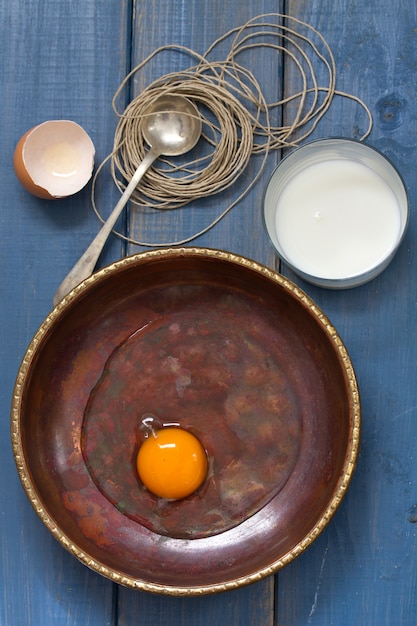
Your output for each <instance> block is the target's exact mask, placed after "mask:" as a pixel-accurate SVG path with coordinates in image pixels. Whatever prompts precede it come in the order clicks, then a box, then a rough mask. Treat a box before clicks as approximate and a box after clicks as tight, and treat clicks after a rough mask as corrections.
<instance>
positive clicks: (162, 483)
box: [136, 426, 208, 500]
mask: <svg viewBox="0 0 417 626" xmlns="http://www.w3.org/2000/svg"><path fill="white" fill-rule="evenodd" d="M207 465H208V464H207V455H206V452H205V450H204V448H203V446H202V445H201V443H200V441H199V440H198V439H197V437H195V436H194V435H193V434H192V433H190V432H188V431H187V430H183V429H182V428H178V427H176V426H173V427H166V428H161V429H160V430H157V431H156V432H154V433H152V435H150V436H149V437H148V438H147V439H145V441H144V442H143V443H142V444H141V446H140V448H139V451H138V455H137V458H136V467H137V470H138V474H139V478H140V480H141V481H142V483H143V484H144V485H145V487H146V488H147V489H149V491H151V492H152V493H153V494H154V495H156V496H159V497H160V498H166V499H169V500H179V499H180V498H185V497H187V496H189V495H191V494H192V493H194V491H196V490H197V489H198V488H199V487H200V485H201V484H202V483H203V481H204V480H205V478H206V475H207Z"/></svg>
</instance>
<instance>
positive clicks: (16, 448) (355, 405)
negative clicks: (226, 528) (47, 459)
mask: <svg viewBox="0 0 417 626" xmlns="http://www.w3.org/2000/svg"><path fill="white" fill-rule="evenodd" d="M173 253H175V254H176V255H180V256H196V257H201V256H203V257H210V258H213V259H216V258H218V259H222V260H225V261H230V262H232V263H234V264H237V265H241V266H245V267H248V268H250V269H252V270H254V271H256V272H258V273H260V274H262V275H263V276H266V277H268V278H269V279H270V280H272V281H274V282H276V283H278V284H279V285H281V286H283V287H284V288H285V289H287V290H288V291H289V292H291V293H292V294H293V295H294V296H295V297H296V298H297V299H299V300H300V301H301V302H302V304H303V305H304V306H305V307H307V308H308V309H309V310H310V312H311V313H312V314H313V315H314V316H315V318H316V320H317V321H318V322H319V324H320V325H321V326H322V327H323V329H324V330H325V332H326V333H327V335H328V336H329V338H330V340H331V341H332V343H333V344H334V347H335V348H336V350H337V352H338V354H339V356H340V358H341V362H342V363H343V366H344V368H345V373H346V378H347V381H348V385H349V390H350V395H351V402H352V429H351V432H350V437H349V449H348V452H347V455H346V457H345V462H344V471H343V473H342V474H341V477H340V478H339V482H338V485H337V488H336V490H335V493H334V495H333V497H332V499H331V501H330V502H329V504H328V506H327V508H326V509H325V510H324V512H323V514H322V515H321V517H320V519H319V521H318V522H317V523H316V525H315V526H314V527H313V528H312V529H311V531H310V532H309V533H308V535H307V536H306V537H305V538H304V539H303V540H302V541H300V542H299V543H298V544H297V545H295V546H294V547H293V548H292V549H291V550H289V551H288V552H287V553H286V554H285V555H284V556H283V557H281V558H279V559H277V560H275V561H273V562H272V563H271V564H270V565H269V566H268V567H265V568H262V569H260V570H257V571H254V572H252V573H250V574H248V575H245V576H242V577H238V578H235V579H233V580H229V581H226V582H223V583H216V584H210V585H203V586H198V585H197V586H195V587H175V586H170V585H163V584H155V583H151V582H147V581H145V580H140V579H137V578H133V577H129V576H125V575H122V574H120V573H119V572H117V571H116V570H114V569H112V568H110V567H108V566H106V565H104V564H103V563H100V562H98V561H97V560H95V559H92V558H91V557H90V556H89V555H88V554H87V553H86V552H84V551H83V550H80V549H79V548H78V547H77V546H76V545H75V544H74V543H73V542H72V541H71V539H70V538H69V537H68V536H67V535H66V534H65V533H63V532H62V531H61V530H60V528H58V527H57V526H56V524H55V523H54V521H53V519H52V518H51V516H50V515H49V513H48V511H47V509H46V508H45V507H44V506H43V504H42V502H41V500H40V498H39V497H38V495H37V492H36V489H35V487H34V485H33V483H32V481H31V477H30V472H29V470H28V467H27V465H26V463H25V459H24V454H23V449H22V442H21V429H20V407H21V401H22V391H23V387H24V382H25V379H26V376H27V374H28V370H29V368H30V365H31V362H32V360H33V358H34V355H35V353H36V351H37V348H38V346H39V344H40V342H41V340H42V339H43V337H44V336H45V334H46V333H47V332H48V329H49V327H50V326H51V325H52V324H53V323H54V321H55V319H56V318H57V317H59V315H60V314H61V311H62V310H63V309H64V308H66V306H67V305H68V304H69V303H70V302H72V301H73V300H74V299H75V298H77V297H78V295H80V294H81V293H82V292H84V291H85V290H86V289H88V287H89V286H90V285H92V284H94V283H96V282H97V281H100V280H101V279H102V278H103V277H104V276H106V275H107V274H109V273H111V272H113V271H114V270H119V269H120V268H124V267H127V266H129V265H132V264H135V263H137V262H138V260H143V261H146V260H147V259H152V258H155V257H156V258H161V259H163V258H164V257H169V256H170V255H172V254H173ZM360 424H361V409H360V399H359V390H358V384H357V380H356V375H355V372H354V369H353V365H352V362H351V359H350V357H349V354H348V352H347V350H346V348H345V346H344V344H343V342H342V340H341V338H340V336H339V334H338V332H337V331H336V329H335V327H334V326H333V325H332V324H331V322H330V321H329V319H328V318H327V316H326V315H325V314H324V313H323V312H322V311H321V309H320V308H319V307H318V306H317V305H316V304H315V303H314V302H313V301H312V300H311V298H310V297H309V296H308V295H307V294H306V293H305V292H304V291H302V290H301V289H300V288H299V287H297V285H295V284H294V283H293V282H292V281H290V280H289V279H287V278H285V277H284V276H282V275H281V274H278V273H277V272H275V271H274V270H271V269H269V268H267V267H266V266H264V265H262V264H260V263H257V262H256V261H252V260H250V259H248V258H246V257H242V256H240V255H236V254H234V253H231V252H225V251H222V250H215V249H210V248H175V249H173V248H165V249H161V250H151V251H148V252H141V253H138V254H135V255H132V256H129V257H126V258H124V259H121V260H119V261H116V262H114V263H112V264H111V265H108V266H107V267H105V268H103V269H101V270H99V271H97V272H96V273H95V274H93V275H92V276H90V277H89V278H87V279H86V280H85V281H83V282H82V283H80V285H78V286H77V287H75V288H74V289H73V290H72V291H71V292H70V293H69V294H68V295H67V296H65V297H64V298H63V300H62V301H61V302H60V303H59V304H58V305H57V306H56V307H55V308H54V309H53V310H52V311H51V313H50V314H49V315H48V316H47V317H46V318H45V320H44V321H43V323H42V324H41V326H40V327H39V329H38V330H37V332H36V334H35V335H34V337H33V339H32V341H31V342H30V344H29V346H28V348H27V351H26V354H25V356H24V358H23V361H22V363H21V366H20V368H19V371H18V374H17V379H16V383H15V387H14V391H13V398H12V409H11V440H12V449H13V455H14V459H15V463H16V467H17V471H18V474H19V478H20V480H21V483H22V485H23V488H24V490H25V492H26V495H27V497H28V499H29V501H30V503H31V504H32V506H33V508H34V509H35V511H36V513H37V515H38V516H39V518H40V519H41V520H42V522H43V523H44V524H45V526H46V527H47V528H48V530H49V531H50V532H51V533H52V535H53V536H54V537H55V538H56V539H57V540H58V542H59V543H60V544H61V545H62V546H63V547H64V548H65V549H66V550H68V551H69V552H70V553H71V554H72V555H74V556H75V557H76V558H77V559H78V560H79V561H81V562H82V563H83V564H84V565H86V566H87V567H89V568H90V569H92V570H94V571H96V572H97V573H99V574H101V575H102V576H105V577H107V578H109V579H110V580H112V581H113V582H115V583H118V584H120V585H123V586H126V587H130V588H132V589H138V590H142V591H147V592H151V593H159V594H165V595H172V596H194V595H204V594H210V593H218V592H223V591H229V590H232V589H237V588H239V587H242V586H244V585H247V584H250V583H254V582H257V581H260V580H262V579H263V578H265V577H267V576H270V575H272V574H275V573H276V572H277V571H278V570H280V569H281V568H282V567H284V566H286V565H288V564H289V563H290V562H291V561H293V560H294V559H295V558H296V557H298V556H299V555H300V554H301V553H302V552H304V551H305V550H306V549H307V548H308V547H309V546H310V545H311V544H312V543H313V542H314V541H315V539H316V538H317V537H318V536H319V535H320V534H321V532H322V531H323V530H324V528H325V527H326V526H327V525H328V523H329V521H330V520H331V519H332V517H333V515H334V514H335V512H336V510H337V509H338V507H339V505H340V503H341V501H342V499H343V497H344V495H345V493H346V491H347V488H348V486H349V483H350V481H351V478H352V475H353V472H354V469H355V466H356V461H357V456H358V451H359V440H360Z"/></svg>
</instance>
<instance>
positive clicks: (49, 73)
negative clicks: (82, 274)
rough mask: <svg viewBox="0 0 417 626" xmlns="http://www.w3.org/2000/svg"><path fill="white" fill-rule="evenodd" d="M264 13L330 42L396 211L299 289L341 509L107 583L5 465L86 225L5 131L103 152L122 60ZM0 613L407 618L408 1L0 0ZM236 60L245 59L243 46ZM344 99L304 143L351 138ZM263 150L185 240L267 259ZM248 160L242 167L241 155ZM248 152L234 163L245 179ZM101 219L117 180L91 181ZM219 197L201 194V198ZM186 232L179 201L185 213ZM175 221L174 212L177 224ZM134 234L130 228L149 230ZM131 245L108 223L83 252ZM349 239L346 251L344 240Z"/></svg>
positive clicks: (412, 429)
mask: <svg viewBox="0 0 417 626" xmlns="http://www.w3.org/2000/svg"><path fill="white" fill-rule="evenodd" d="M277 11H279V12H284V13H286V14H288V15H290V16H293V17H297V18H299V19H301V20H303V21H305V22H308V23H309V24H311V25H312V26H314V27H315V28H316V29H318V30H319V31H320V32H321V33H322V34H323V35H324V37H325V38H326V40H327V41H328V43H329V45H330V48H331V49H332V51H333V54H334V56H335V61H336V68H337V87H338V89H340V90H341V91H345V92H349V93H351V94H355V95H357V96H359V97H360V98H361V99H363V100H364V101H365V102H366V103H367V105H368V106H369V108H370V110H371V113H372V115H373V118H374V124H373V129H372V132H371V134H370V135H369V137H368V138H367V142H368V143H369V144H370V145H373V146H375V147H377V148H379V149H380V150H381V151H382V152H383V153H385V154H386V155H387V156H388V157H389V158H390V159H391V160H392V161H393V162H394V164H395V165H396V166H397V167H398V169H399V170H400V172H401V174H402V176H403V177H404V180H405V183H406V186H407V188H408V192H409V198H410V207H411V218H410V225H409V229H408V232H407V235H406V238H405V240H404V242H403V244H402V246H401V248H400V250H399V252H398V254H397V255H396V257H395V259H394V261H393V262H392V264H391V265H390V266H389V267H388V269H387V270H386V271H385V272H384V273H383V274H382V275H381V276H380V277H378V278H377V279H375V280H373V281H372V282H370V283H368V284H366V285H364V286H362V287H358V288H355V289H353V290H349V291H337V292H335V291H328V290H325V289H320V288H316V287H312V286H311V285H308V284H305V283H301V282H300V281H299V280H298V279H297V278H296V277H295V276H294V275H292V274H291V273H290V272H288V271H287V269H286V268H285V267H281V268H279V269H280V271H282V272H283V273H285V274H287V275H288V276H289V277H290V278H291V279H293V280H294V281H295V282H298V283H299V284H300V285H301V287H302V288H303V289H304V290H305V291H306V292H307V293H308V294H309V295H310V296H311V297H312V298H313V299H314V300H315V301H316V302H317V304H318V305H319V306H320V307H321V308H322V309H323V311H324V312H325V313H326V314H327V315H328V317H329V318H330V319H331V321H332V322H333V324H334V325H335V326H336V328H337V330H338V331H339V334H340V335H341V337H342V339H343V340H344V342H345V344H346V347H347V349H348V351H349V353H350V356H351V358H352V361H353V363H354V366H355V369H356V373H357V377H358V382H359V386H360V391H361V398H362V409H363V430H362V440H361V448H360V455H359V461H358V465H357V469H356V472H355V474H354V478H353V481H352V484H351V486H350V488H349V491H348V494H347V496H346V498H345V499H344V501H343V503H342V506H341V507H340V509H339V510H338V512H337V513H336V515H335V517H334V519H333V520H332V521H331V523H330V525H329V526H328V527H327V529H326V530H325V531H324V532H323V534H322V535H321V536H320V537H319V538H318V539H317V540H316V542H315V543H314V544H313V545H312V546H311V547H310V548H309V549H308V550H307V551H306V552H304V553H303V554H302V555H301V556H300V557H299V558H298V559H297V560H295V561H294V562H293V563H292V564H290V565H289V566H287V567H286V568H285V569H283V570H281V571H280V572H279V573H278V574H277V575H276V576H274V577H269V578H267V579H265V580H263V581H261V582H259V583H256V584H253V585H250V586H248V587H246V588H242V589H239V590H236V591H230V592H227V593H224V594H220V595H213V596H206V597H201V598H182V599H181V598H173V597H160V596H156V595H150V594H146V593H143V592H138V591H134V590H131V589H127V588H123V587H119V586H117V585H115V584H113V583H112V582H110V581H109V580H107V579H105V578H103V577H101V576H100V575H98V574H97V573H95V572H92V571H90V570H89V569H87V568H86V567H85V566H84V565H82V564H80V563H79V562H78V561H77V560H76V559H75V558H74V557H72V556H71V555H70V554H69V553H67V552H66V551H65V550H64V549H63V548H62V547H61V545H59V544H58V543H57V542H56V541H55V539H54V538H53V537H52V535H51V534H50V533H49V532H48V530H47V529H46V528H45V527H44V526H43V524H42V522H41V521H40V520H39V519H38V517H37V515H36V513H35V512H34V511H33V509H32V507H31V505H30V503H29V502H28V500H27V498H26V495H25V493H24V491H23V489H22V487H21V485H20V481H19V478H18V476H17V472H16V468H15V464H14V459H13V455H12V450H11V446H10V436H9V411H10V402H11V397H12V391H13V385H14V382H15V377H16V373H17V370H18V367H19V364H20V361H21V359H22V357H23V355H24V352H25V350H26V347H27V345H28V343H29V341H30V339H31V338H32V336H33V334H34V332H35V331H36V329H37V327H38V326H39V324H40V323H41V322H42V320H43V319H44V317H45V316H46V315H47V314H48V313H49V311H50V309H51V302H52V297H53V294H54V291H55V289H56V287H57V286H58V284H59V283H60V281H61V280H62V278H63V277H64V276H65V274H66V273H67V271H68V270H69V269H70V267H71V266H72V264H73V263H74V262H75V260H76V259H77V258H78V256H79V255H80V254H81V253H82V252H83V251H84V249H85V247H86V246H87V244H88V243H89V242H90V240H91V238H92V237H93V235H94V234H95V233H96V232H97V229H98V226H99V221H98V219H97V217H96V216H95V214H94V212H93V211H92V208H91V202H90V186H88V187H87V188H86V189H84V190H83V191H82V192H81V193H79V194H77V195H76V196H74V197H71V198H69V199H66V200H60V201H46V200H40V199H37V198H35V197H32V196H31V195H29V194H28V193H27V192H26V191H25V190H24V189H23V188H22V187H21V186H20V185H19V183H18V181H17V179H16V178H15V176H14V172H13V166H12V155H13V151H14V147H15V144H16V142H17V141H18V139H19V138H20V136H21V135H22V134H23V133H24V132H25V131H26V130H28V128H30V127H32V126H34V125H35V124H37V123H39V122H42V121H44V120H46V119H62V118H63V119H72V120H74V121H76V122H78V123H79V124H81V125H82V126H83V127H84V128H85V129H86V130H87V132H88V133H89V134H90V136H91V138H92V139H93V141H94V143H95V146H96V163H99V162H100V161H101V160H102V159H103V158H104V157H105V156H106V155H107V154H108V153H109V152H110V150H111V147H112V142H113V134H114V130H115V126H116V118H115V115H114V113H113V111H112V108H111V98H112V96H113V94H114V92H115V91H116V89H117V87H118V86H119V84H120V83H121V81H122V79H123V78H124V77H125V76H126V74H127V73H128V72H129V70H130V69H131V68H132V67H134V66H135V65H136V64H137V63H138V62H139V61H140V60H142V59H143V58H145V57H146V56H147V55H149V54H150V53H151V52H152V51H153V50H155V49H156V48H158V47H159V46H161V45H165V44H178V45H183V46H187V47H189V48H191V49H193V50H196V51H197V52H199V53H203V52H204V51H205V50H206V48H207V47H208V46H209V45H210V44H211V43H212V41H214V40H215V39H217V38H218V37H219V36H220V35H222V34H223V33H225V32H226V31H228V30H229V29H230V28H233V27H235V26H240V25H242V24H243V23H245V22H246V21H247V20H248V19H250V18H252V17H254V16H257V15H260V14H263V13H268V12H277ZM0 30H1V33H0V42H1V65H0V88H1V90H0V94H1V98H0V142H1V144H0V145H1V159H0V197H1V201H0V298H1V308H0V312H1V323H0V355H1V356H0V368H1V373H0V402H1V412H0V419H1V421H0V428H1V435H0V450H1V452H0V581H1V590H2V591H1V592H0V626H29V625H33V626H52V625H53V626H56V625H59V626H87V625H88V626H104V625H109V626H110V625H112V626H116V624H117V625H118V626H133V625H139V624H140V625H141V626H148V625H149V626H151V625H152V626H158V625H169V626H180V625H182V626H185V625H192V626H209V625H210V626H212V625H217V624H224V625H225V626H229V625H232V624H233V625H239V626H240V625H244V624H248V625H249V624H250V625H253V626H272V624H276V625H279V626H305V625H308V624H314V625H317V626H330V624H332V625H335V626H359V625H361V626H382V625H385V626H393V625H400V624H401V625H402V624H403V625H404V626H413V625H414V624H416V623H417V453H416V446H417V384H416V369H417V332H416V328H417V321H416V318H417V221H416V216H415V206H416V202H417V184H416V162H417V108H416V97H415V93H416V76H417V6H416V4H415V3H414V2H398V3H395V2H392V0H378V2H377V1H376V0H368V1H367V2H359V3H358V2H355V1H354V0H307V1H301V0H288V1H287V2H279V1H277V0H275V1H273V0H246V1H245V2H241V1H240V0H230V2H229V3H225V2H218V1H217V0H211V1H208V0H171V1H166V0H153V1H152V2H151V1H148V2H145V1H143V0H136V1H133V0H83V1H82V2H78V3H77V2H70V1H69V0H52V1H51V0H50V1H49V2H46V0H37V1H36V2H32V1H31V0H21V1H20V2H2V3H0ZM249 56H250V54H249ZM175 63H176V61H175V59H174V60H173V58H172V57H168V58H167V57H164V56H162V57H160V58H159V57H158V58H157V59H156V60H155V62H154V63H153V64H152V66H151V67H150V68H149V70H147V71H148V74H146V73H145V74H144V75H142V76H141V78H140V79H137V80H136V81H133V83H132V85H131V88H132V91H131V93H126V94H125V101H124V103H122V105H123V104H124V105H126V104H127V102H128V100H129V98H131V97H133V96H134V95H135V93H138V92H139V90H140V89H141V88H143V87H144V86H146V84H147V82H148V81H149V80H151V79H152V78H157V77H158V76H160V75H163V74H165V73H166V72H167V71H172V70H173V69H178V67H175ZM257 72H258V74H257V75H258V78H259V81H260V83H261V84H262V85H265V89H266V90H267V91H268V92H269V93H270V94H271V93H274V92H275V95H276V94H279V92H280V90H281V89H282V92H283V94H284V95H285V94H290V93H292V92H293V90H294V84H293V83H294V81H295V80H296V77H295V72H294V68H293V67H292V64H291V63H288V64H284V63H281V62H277V63H276V65H274V64H271V63H265V64H262V63H261V64H259V65H258V67H257ZM366 126H367V121H366V117H365V116H364V113H363V110H362V109H361V108H360V107H359V106H357V105H356V103H354V102H352V101H351V100H347V99H345V98H341V97H336V98H335V100H334V102H333V104H332V106H331V108H330V110H329V111H328V113H327V114H326V115H325V116H324V118H323V119H322V120H321V122H320V124H319V125H318V126H317V128H316V130H315V131H314V134H313V137H324V136H328V135H342V136H345V137H358V136H360V134H361V132H364V130H366ZM280 157H281V154H280V153H278V151H276V152H273V153H271V154H270V155H269V157H268V161H267V164H266V167H265V169H264V171H263V173H262V176H261V178H260V180H259V181H258V183H257V184H256V185H255V186H254V188H253V189H252V190H251V192H250V194H249V195H247V196H246V197H245V198H244V200H243V201H242V202H241V203H240V204H239V205H238V206H237V207H236V208H235V209H234V210H232V211H231V212H230V213H229V214H228V216H227V217H226V218H225V219H224V220H222V222H221V223H220V224H219V225H218V226H217V227H216V228H214V229H212V230H211V231H209V233H208V234H207V235H205V236H202V237H201V238H200V239H198V240H197V241H196V242H195V243H196V244H198V245H201V246H208V247H214V248H222V249H225V250H229V251H232V252H237V253H241V254H244V255H246V256H249V257H251V258H253V259H255V260H257V261H260V262H262V263H265V264H267V265H269V266H271V267H277V259H276V258H275V256H274V254H273V250H272V248H271V246H270V244H269V243H268V240H267V237H266V235H265V232H264V229H263V225H262V219H261V204H262V193H263V190H264V187H265V184H266V181H267V179H268V176H269V174H270V172H271V171H272V170H273V168H274V166H275V165H276V163H277V162H278V160H279V158H280ZM252 168H253V169H252ZM255 170H256V164H253V165H250V166H249V168H248V171H247V174H246V176H247V177H248V178H250V177H251V176H253V175H254V173H255ZM100 185H101V186H100V188H99V193H98V199H99V202H100V208H101V211H102V213H103V214H105V215H106V214H108V213H109V211H110V209H111V208H112V206H113V205H114V204H115V201H116V200H117V197H118V195H119V194H118V191H117V189H115V187H114V186H113V185H111V184H110V183H109V181H108V180H107V179H106V177H104V179H103V178H102V179H101V183H100ZM227 201H228V198H226V199H225V198H221V199H219V198H216V197H213V198H212V199H211V200H210V201H209V202H206V207H207V210H208V211H210V210H213V211H215V210H217V208H218V205H219V203H224V202H227ZM186 210H187V211H189V213H188V215H189V216H190V218H189V219H190V220H191V221H192V224H193V225H195V226H197V227H202V226H204V225H205V223H204V215H202V213H201V211H199V210H198V203H196V204H195V205H192V206H191V207H189V208H187V209H186ZM127 215H128V217H127V218H126V219H125V220H124V221H123V223H122V226H121V227H122V228H124V229H125V232H128V233H129V234H131V235H132V234H133V235H137V236H139V233H140V234H142V235H143V233H145V234H146V235H147V236H153V237H154V240H156V241H157V240H158V239H157V238H158V237H165V236H171V235H173V236H174V237H176V236H179V237H181V235H183V234H184V230H183V229H184V228H186V225H187V220H184V219H183V218H173V219H172V220H171V222H170V225H169V229H171V230H170V232H166V227H165V226H161V227H152V228H153V231H152V228H151V229H150V228H149V227H148V225H147V223H145V221H144V220H142V219H139V218H138V217H137V215H136V214H135V212H134V211H130V212H129V213H128V214H127ZM187 219H188V218H187ZM150 230H151V231H152V232H149V231H150ZM138 250H140V248H138V247H137V246H134V245H125V244H124V243H123V242H122V241H121V240H120V239H118V238H116V237H114V236H113V237H112V238H111V239H110V240H109V242H108V244H107V246H106V248H105V251H104V253H103V255H102V257H101V259H100V265H104V264H106V263H109V262H111V261H113V260H115V259H118V258H120V257H121V256H123V255H125V254H129V253H132V252H136V251H138ZM354 253H355V252H354V250H352V254H354Z"/></svg>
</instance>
